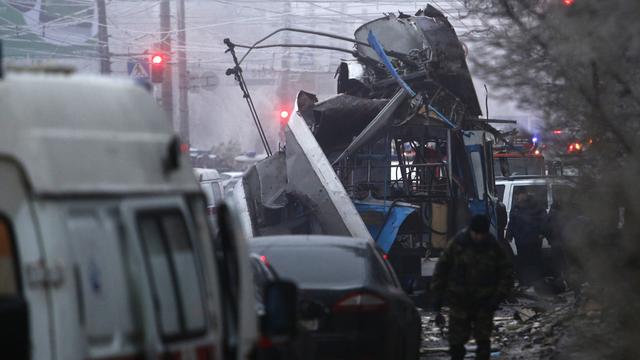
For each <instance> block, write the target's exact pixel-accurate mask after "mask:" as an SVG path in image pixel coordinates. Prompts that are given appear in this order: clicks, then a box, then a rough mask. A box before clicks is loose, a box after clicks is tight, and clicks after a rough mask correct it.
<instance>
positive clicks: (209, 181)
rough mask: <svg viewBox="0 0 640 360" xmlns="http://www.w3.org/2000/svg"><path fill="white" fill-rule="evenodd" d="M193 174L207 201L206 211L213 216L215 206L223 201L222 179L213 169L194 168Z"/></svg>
mask: <svg viewBox="0 0 640 360" xmlns="http://www.w3.org/2000/svg"><path fill="white" fill-rule="evenodd" d="M193 173H194V174H195V175H196V179H198V182H199V183H200V188H201V189H202V192H203V193H204V195H205V198H206V199H207V211H208V212H209V215H211V216H215V214H216V206H217V205H218V204H219V203H220V202H222V201H223V200H224V197H225V196H224V194H225V193H224V177H223V176H222V175H220V173H219V172H218V171H217V170H215V169H203V168H194V169H193Z"/></svg>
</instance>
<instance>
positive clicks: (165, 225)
mask: <svg viewBox="0 0 640 360" xmlns="http://www.w3.org/2000/svg"><path fill="white" fill-rule="evenodd" d="M217 271H218V267H217V266H216V263H215V260H214V251H213V249H212V242H211V238H210V234H209V230H208V226H207V221H206V216H205V212H204V199H203V197H202V195H201V192H200V188H199V186H198V183H197V182H196V181H195V179H194V176H193V174H192V172H191V169H190V167H189V165H188V158H187V157H186V156H185V155H183V154H180V153H179V143H178V141H177V139H176V138H175V136H174V135H173V134H172V131H171V127H170V124H169V122H168V120H167V119H166V117H165V115H164V113H163V112H161V111H160V110H159V109H158V108H157V106H156V104H155V103H154V102H153V100H152V98H151V97H150V96H149V95H148V94H147V93H145V91H144V90H143V89H142V88H138V87H137V86H134V85H133V84H132V83H130V82H128V81H124V80H123V81H114V80H109V79H105V78H97V77H90V78H87V77H79V76H59V75H34V74H28V75H10V76H8V77H7V78H5V79H0V302H2V303H3V304H4V303H6V304H9V305H12V304H14V305H15V304H16V303H19V302H20V301H23V303H24V305H25V306H24V308H25V309H28V313H24V314H21V313H20V309H23V307H20V306H14V307H13V309H14V310H15V311H14V312H11V311H10V310H7V309H9V307H5V306H0V309H2V311H3V314H0V316H2V319H3V320H2V321H0V328H4V329H0V333H2V334H6V333H8V332H11V331H12V334H14V333H15V332H16V331H18V332H19V331H20V329H22V328H21V327H19V326H16V327H14V328H13V329H10V330H9V331H7V330H8V327H10V326H13V325H20V324H19V323H17V324H11V321H13V320H15V319H18V320H16V321H19V319H22V318H25V316H26V315H27V314H28V318H29V323H28V324H29V327H28V329H27V330H29V331H30V332H25V333H24V337H28V338H27V339H21V340H25V341H24V344H27V349H24V348H20V347H18V346H14V348H13V349H12V350H11V351H10V352H9V353H6V352H5V350H6V348H4V347H3V348H0V355H1V357H2V358H7V359H8V358H12V359H14V358H16V359H17V358H25V356H24V355H25V353H24V352H25V351H27V350H28V351H30V353H31V354H30V358H32V359H39V360H40V359H44V360H46V359H56V360H74V359H78V360H80V359H82V360H84V359H158V358H165V357H166V358H172V359H213V358H215V359H222V358H223V349H222V348H223V346H222V341H223V338H222V334H223V325H224V324H223V314H222V312H221V300H220V298H221V295H220V293H219V289H220V285H219V284H218V275H217ZM7 311H8V313H7ZM251 311H253V308H252V307H251ZM254 325H255V323H254ZM25 328H26V327H25ZM13 336H14V337H16V338H19V337H20V334H14V335H13ZM248 336H249V335H248ZM0 341H2V340H1V339H0ZM6 341H7V342H8V341H9V340H6ZM3 346H4V344H3Z"/></svg>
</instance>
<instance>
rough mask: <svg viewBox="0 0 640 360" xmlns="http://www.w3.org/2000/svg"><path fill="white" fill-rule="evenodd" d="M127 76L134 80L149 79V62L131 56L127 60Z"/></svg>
mask: <svg viewBox="0 0 640 360" xmlns="http://www.w3.org/2000/svg"><path fill="white" fill-rule="evenodd" d="M127 71H128V72H129V77H130V78H132V79H134V80H145V81H149V80H150V77H149V62H148V61H147V60H146V59H137V58H131V59H129V61H127Z"/></svg>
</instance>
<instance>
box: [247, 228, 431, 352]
mask: <svg viewBox="0 0 640 360" xmlns="http://www.w3.org/2000/svg"><path fill="white" fill-rule="evenodd" d="M249 248H250V251H251V252H252V253H255V254H258V256H261V257H262V259H264V261H266V262H268V263H269V264H270V265H271V266H272V267H273V268H274V269H275V271H276V272H277V273H278V275H279V276H280V277H282V278H285V279H290V280H292V281H294V282H295V283H296V284H297V285H298V288H299V292H300V294H299V299H300V300H299V303H298V308H299V317H300V325H301V326H302V327H304V328H305V329H306V331H307V332H308V333H309V334H310V339H306V341H307V343H306V344H305V346H304V351H305V356H304V357H303V358H304V359H417V357H418V352H419V344H420V335H421V320H420V317H419V315H418V312H417V310H416V308H415V306H414V304H413V302H412V301H411V300H410V299H409V298H408V297H407V295H405V293H404V291H403V290H402V288H401V287H400V285H399V283H398V281H397V278H396V277H395V275H394V274H393V270H392V269H391V267H390V266H389V265H388V264H386V263H385V260H384V259H383V258H382V256H381V255H380V253H379V252H378V251H377V250H376V249H375V245H374V244H373V242H372V241H371V240H365V239H356V238H348V237H336V236H321V235H315V236H314V235H288V236H266V237H256V238H253V239H250V240H249Z"/></svg>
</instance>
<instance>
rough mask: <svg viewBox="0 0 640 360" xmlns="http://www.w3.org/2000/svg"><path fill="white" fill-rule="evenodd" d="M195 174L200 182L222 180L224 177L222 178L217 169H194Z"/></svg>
mask: <svg viewBox="0 0 640 360" xmlns="http://www.w3.org/2000/svg"><path fill="white" fill-rule="evenodd" d="M193 173H194V174H195V175H196V178H197V179H198V181H200V182H203V181H214V180H221V179H222V176H220V173H219V172H218V170H216V169H204V168H194V169H193Z"/></svg>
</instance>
